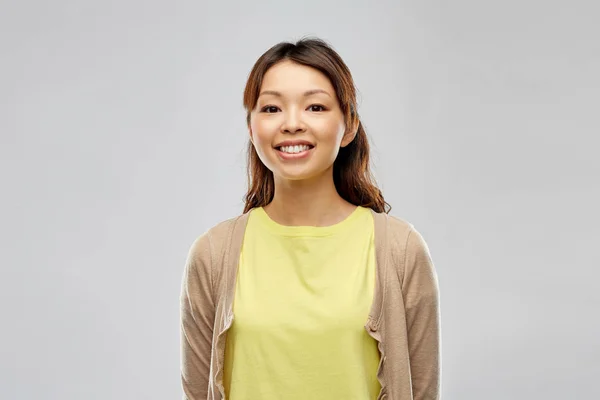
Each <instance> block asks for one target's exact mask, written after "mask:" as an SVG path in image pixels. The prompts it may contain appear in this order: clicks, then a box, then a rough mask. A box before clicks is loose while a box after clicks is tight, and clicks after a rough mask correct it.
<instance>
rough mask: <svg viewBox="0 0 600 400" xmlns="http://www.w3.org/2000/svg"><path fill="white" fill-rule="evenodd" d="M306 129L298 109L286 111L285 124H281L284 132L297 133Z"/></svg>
mask: <svg viewBox="0 0 600 400" xmlns="http://www.w3.org/2000/svg"><path fill="white" fill-rule="evenodd" d="M305 129H306V126H305V125H304V121H303V120H302V116H301V113H300V112H299V111H296V110H290V111H287V112H286V113H285V116H284V120H283V124H282V125H281V131H282V132H289V133H296V132H302V131H304V130H305Z"/></svg>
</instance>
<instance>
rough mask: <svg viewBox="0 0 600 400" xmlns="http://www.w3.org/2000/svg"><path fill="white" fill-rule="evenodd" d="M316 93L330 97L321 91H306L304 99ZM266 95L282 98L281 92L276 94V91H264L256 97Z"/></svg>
mask: <svg viewBox="0 0 600 400" xmlns="http://www.w3.org/2000/svg"><path fill="white" fill-rule="evenodd" d="M317 93H325V94H326V95H327V96H329V97H331V95H330V94H329V93H328V92H327V91H325V90H323V89H312V90H307V91H306V92H304V97H308V96H312V95H313V94H317ZM268 94H271V95H273V96H277V97H283V94H281V92H278V91H276V90H265V91H263V92H261V93H260V94H259V95H258V97H260V96H264V95H268Z"/></svg>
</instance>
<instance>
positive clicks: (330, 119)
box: [244, 39, 391, 212]
mask: <svg viewBox="0 0 600 400" xmlns="http://www.w3.org/2000/svg"><path fill="white" fill-rule="evenodd" d="M244 107H245V109H246V112H247V117H246V122H247V125H248V129H249V133H250V140H249V142H248V192H247V193H246V196H245V203H246V205H245V208H244V212H247V211H248V210H250V209H251V208H254V207H259V206H265V205H267V204H269V203H270V202H271V200H272V199H273V196H274V193H275V177H277V179H288V180H304V179H312V178H317V177H318V176H319V175H321V174H327V173H329V174H331V173H332V175H333V181H334V184H335V187H336V190H337V192H338V193H339V195H340V196H341V197H342V198H344V199H345V200H346V201H348V202H350V203H352V204H355V205H362V206H365V207H370V208H372V209H373V210H375V211H377V212H389V210H390V209H391V207H390V206H389V204H387V203H386V202H385V201H384V199H383V196H382V194H381V191H380V190H379V189H378V188H377V186H376V185H375V184H374V183H373V177H372V175H371V172H370V169H369V143H368V139H367V136H366V132H365V130H364V128H363V126H362V123H361V122H360V118H359V115H358V112H357V103H356V89H355V87H354V81H353V79H352V75H351V73H350V70H349V69H348V67H347V66H346V64H345V63H344V61H343V60H342V59H341V57H340V56H339V55H338V54H337V52H335V50H333V49H332V48H331V47H330V46H329V45H328V44H327V43H326V42H324V41H323V40H320V39H302V40H300V41H298V42H296V43H288V42H282V43H279V44H277V45H275V46H273V47H272V48H270V49H269V50H267V51H266V52H265V53H264V54H263V55H262V56H261V57H260V58H259V59H258V60H257V61H256V63H255V65H254V67H253V69H252V71H251V73H250V76H249V77H248V82H247V84H246V88H245V91H244ZM288 140H290V141H295V140H301V141H306V142H307V143H309V144H310V150H309V152H308V154H307V155H306V156H305V157H302V158H299V159H289V157H286V156H285V155H284V154H281V153H280V151H281V148H280V147H279V144H281V142H283V141H288ZM284 150H290V149H284ZM295 150H296V151H297V150H298V149H295ZM292 151H293V150H292ZM385 206H387V207H388V209H387V210H386V209H385V208H386V207H385Z"/></svg>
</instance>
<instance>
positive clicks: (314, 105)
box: [308, 104, 326, 112]
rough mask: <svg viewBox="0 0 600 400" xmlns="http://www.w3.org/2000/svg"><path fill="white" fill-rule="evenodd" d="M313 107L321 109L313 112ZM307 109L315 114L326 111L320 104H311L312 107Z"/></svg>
mask: <svg viewBox="0 0 600 400" xmlns="http://www.w3.org/2000/svg"><path fill="white" fill-rule="evenodd" d="M313 107H317V108H321V109H320V110H319V109H317V110H315V109H314V108H313ZM308 108H309V109H312V111H315V112H319V111H325V110H326V108H325V106H323V105H321V104H312V105H311V106H309V107H308Z"/></svg>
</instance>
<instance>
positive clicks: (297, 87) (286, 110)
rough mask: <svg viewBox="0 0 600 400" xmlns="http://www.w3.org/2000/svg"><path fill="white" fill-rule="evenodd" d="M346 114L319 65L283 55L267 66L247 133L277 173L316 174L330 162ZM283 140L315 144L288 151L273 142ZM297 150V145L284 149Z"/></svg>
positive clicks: (340, 142)
mask: <svg viewBox="0 0 600 400" xmlns="http://www.w3.org/2000/svg"><path fill="white" fill-rule="evenodd" d="M345 131H346V129H345V123H344V115H343V113H342V110H341V108H340V106H339V104H338V101H337V97H336V95H335V91H334V88H333V86H332V84H331V82H330V81H329V79H328V78H327V76H325V75H324V74H323V73H321V72H320V71H318V70H317V69H314V68H311V67H308V66H305V65H301V64H297V63H295V62H292V61H289V60H286V61H282V62H279V63H277V64H275V65H274V66H272V67H271V68H269V70H268V71H267V72H266V73H265V76H264V78H263V83H262V87H261V88H260V94H259V97H258V102H257V104H256V107H255V108H254V110H252V112H251V117H250V138H251V140H252V143H253V144H254V147H255V149H256V152H257V153H258V156H259V158H260V159H261V161H262V162H263V163H264V164H265V166H266V167H267V168H269V169H270V170H271V171H272V172H273V174H274V176H275V177H276V178H283V179H288V180H301V179H309V178H314V177H317V176H319V175H321V174H323V173H325V172H326V171H328V169H330V168H332V167H333V162H334V161H335V159H336V157H337V155H338V152H339V149H340V147H344V146H346V145H348V143H350V142H351V141H352V139H353V138H354V135H353V134H348V135H344V133H345ZM287 140H292V141H294V140H302V141H306V142H308V143H310V144H311V145H312V146H313V147H312V148H310V150H308V151H307V152H304V153H297V154H288V153H285V152H283V151H282V149H278V148H276V147H277V146H278V145H279V144H280V143H281V142H283V141H287ZM283 150H284V151H285V150H287V151H292V152H294V151H298V150H299V149H298V148H296V149H289V148H288V149H285V148H284V149H283Z"/></svg>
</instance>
